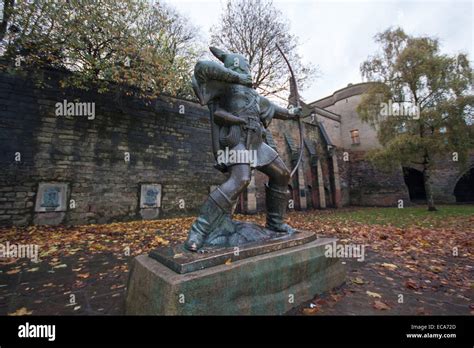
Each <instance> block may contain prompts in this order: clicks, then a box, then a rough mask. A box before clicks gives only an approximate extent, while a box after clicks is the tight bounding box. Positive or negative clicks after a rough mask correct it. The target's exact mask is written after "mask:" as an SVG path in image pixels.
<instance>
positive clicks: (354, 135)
mask: <svg viewBox="0 0 474 348" xmlns="http://www.w3.org/2000/svg"><path fill="white" fill-rule="evenodd" d="M351 139H352V144H353V145H358V144H360V138H359V130H358V129H353V130H351Z"/></svg>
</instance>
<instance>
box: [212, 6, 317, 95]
mask: <svg viewBox="0 0 474 348" xmlns="http://www.w3.org/2000/svg"><path fill="white" fill-rule="evenodd" d="M211 42H212V44H213V45H214V46H217V47H220V48H223V49H224V50H226V51H230V52H236V53H241V54H243V55H244V56H246V57H247V58H248V59H249V62H250V66H251V67H252V77H253V86H254V88H257V89H258V90H259V92H260V93H261V94H262V95H269V94H277V95H278V94H280V93H281V92H283V93H284V92H285V91H286V92H288V91H289V87H290V86H289V85H290V82H289V73H288V67H287V65H286V63H285V61H284V60H283V58H282V56H281V54H280V53H279V52H278V50H277V48H276V46H275V44H276V43H278V45H279V46H280V47H281V49H282V50H283V52H285V54H286V55H287V57H288V59H289V60H290V61H291V64H292V67H293V70H294V72H295V75H296V77H297V79H298V81H297V82H298V86H299V87H300V88H304V86H305V85H307V84H308V83H309V82H310V81H311V80H312V79H313V78H314V77H315V73H316V69H315V68H314V67H312V66H311V65H305V64H303V62H302V60H301V57H300V56H299V55H298V54H297V47H298V39H297V37H296V36H295V35H292V34H291V33H290V28H289V24H288V22H287V20H286V19H285V17H284V16H283V14H282V13H281V11H279V10H278V9H277V8H275V6H274V5H273V3H272V1H268V0H262V1H261V0H232V1H230V0H228V1H227V3H226V5H225V8H224V10H223V13H222V15H221V18H220V21H219V24H218V25H217V26H216V27H214V28H212V30H211Z"/></svg>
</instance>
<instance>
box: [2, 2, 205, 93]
mask: <svg viewBox="0 0 474 348" xmlns="http://www.w3.org/2000/svg"><path fill="white" fill-rule="evenodd" d="M9 22H10V23H11V25H10V29H11V30H8V31H7V35H6V39H7V47H6V50H5V54H4V56H5V57H6V58H10V59H15V58H17V57H21V58H22V60H23V63H22V65H24V66H28V67H36V66H53V67H61V68H66V69H68V70H70V71H74V72H75V73H74V74H73V75H71V76H70V77H69V78H67V79H66V80H64V81H63V82H64V84H65V85H72V86H75V87H80V88H89V86H91V85H97V86H98V87H99V89H100V90H107V89H108V88H109V87H110V86H111V83H113V85H114V86H119V87H120V86H123V87H130V86H132V87H135V88H136V89H137V90H138V91H140V92H142V93H143V94H147V95H149V94H160V93H168V94H172V95H190V94H191V90H190V87H189V80H190V73H191V70H192V66H193V63H194V61H195V60H196V59H197V55H198V50H197V48H196V46H195V44H194V43H193V40H194V38H195V36H196V33H197V31H196V30H195V28H194V27H193V26H191V25H190V24H189V23H188V22H187V21H186V20H185V19H184V18H182V17H181V16H180V15H179V14H178V13H177V12H176V11H174V10H173V9H171V8H170V7H169V6H167V5H164V4H162V3H160V2H153V3H151V2H148V1H144V0H117V1H91V0H69V1H35V2H32V3H29V2H26V1H20V2H18V3H16V4H15V7H14V9H13V11H12V16H11V18H10V19H9Z"/></svg>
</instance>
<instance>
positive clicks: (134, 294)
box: [126, 238, 345, 315]
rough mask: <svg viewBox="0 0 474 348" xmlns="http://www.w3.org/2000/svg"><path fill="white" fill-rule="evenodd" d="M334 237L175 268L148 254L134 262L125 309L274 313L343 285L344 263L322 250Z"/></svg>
mask: <svg viewBox="0 0 474 348" xmlns="http://www.w3.org/2000/svg"><path fill="white" fill-rule="evenodd" d="M334 241H335V239H332V238H320V239H317V240H315V241H313V242H310V243H306V244H303V245H299V246H296V247H291V248H286V249H283V250H277V251H274V252H270V253H266V254H262V255H257V256H253V257H249V258H246V259H243V260H239V261H236V262H230V263H226V264H222V265H219V266H215V267H209V268H206V269H203V270H199V271H195V272H191V273H185V274H178V273H176V272H174V271H172V270H171V269H170V268H168V267H166V266H164V265H163V264H161V263H160V262H158V261H156V260H154V259H152V258H150V257H149V256H148V255H140V256H138V257H136V258H135V259H134V261H133V264H132V269H131V272H130V278H129V283H128V292H127V297H126V313H127V314H132V315H278V314H284V313H286V312H287V311H289V310H290V309H291V308H292V307H295V306H297V305H298V304H301V303H303V302H305V301H308V300H311V299H312V298H313V297H314V296H315V295H317V294H320V293H322V292H325V291H328V290H330V289H332V288H334V287H336V286H339V285H341V284H342V283H343V282H344V279H345V268H344V266H343V265H342V264H341V262H340V260H339V259H337V258H328V257H326V256H325V253H324V252H325V245H327V244H330V243H332V242H334Z"/></svg>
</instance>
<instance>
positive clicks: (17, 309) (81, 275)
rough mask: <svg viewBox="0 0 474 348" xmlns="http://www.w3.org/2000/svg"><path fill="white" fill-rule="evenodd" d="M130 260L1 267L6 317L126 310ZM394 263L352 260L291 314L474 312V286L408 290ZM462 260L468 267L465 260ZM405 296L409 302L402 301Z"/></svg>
mask: <svg viewBox="0 0 474 348" xmlns="http://www.w3.org/2000/svg"><path fill="white" fill-rule="evenodd" d="M130 260H131V258H130V257H125V256H117V255H116V254H114V253H108V252H104V253H99V254H94V255H93V256H87V255H84V254H81V253H78V254H76V255H73V256H67V257H63V258H60V264H59V265H56V266H53V267H52V266H51V265H49V264H48V263H46V262H42V263H38V264H35V263H32V262H30V261H24V262H22V265H21V266H22V267H21V270H20V271H18V272H16V271H15V269H18V264H15V265H3V266H1V267H0V270H1V271H0V315H6V314H12V313H16V314H32V315H75V314H77V315H111V314H112V315H113V314H123V313H124V299H125V291H126V282H127V279H128V263H129V262H130ZM390 261H391V260H389V259H387V258H383V257H381V255H380V254H379V253H375V252H370V251H369V252H368V253H367V255H366V259H365V261H364V262H358V261H356V260H354V259H348V260H346V266H347V281H346V284H344V285H343V286H341V287H340V288H338V289H335V290H333V291H332V292H330V293H325V294H322V295H321V296H317V297H315V299H313V300H312V301H311V302H307V303H304V304H302V305H300V306H299V307H297V308H295V309H293V310H292V311H290V312H289V313H288V314H290V315H300V314H304V315H387V314H395V315H398V314H415V315H423V314H440V315H445V314H446V315H447V314H452V315H469V314H473V313H472V302H471V301H472V297H473V296H472V295H473V293H472V290H462V289H460V290H455V289H453V288H452V287H447V286H444V285H443V284H430V285H431V287H430V288H428V289H423V290H419V289H410V288H407V286H406V281H407V279H404V278H403V277H402V276H400V275H399V274H398V273H394V272H390V271H389V270H387V271H384V270H382V271H380V270H378V269H377V268H376V267H375V266H374V265H376V264H380V263H383V262H385V263H390ZM456 262H457V264H458V265H462V262H464V261H463V260H459V259H458V260H456ZM460 262H461V263H460ZM466 262H467V259H466ZM13 266H15V269H14V268H13ZM9 273H10V274H9ZM367 291H369V292H370V293H371V294H372V295H369V294H368V293H367ZM400 294H401V295H403V303H399V302H398V300H399V298H400V297H399V295H400ZM373 296H376V297H373ZM378 296H381V297H380V298H379V297H378ZM375 301H381V302H383V304H385V305H387V306H388V309H377V308H375V307H374V304H375ZM311 303H312V304H311Z"/></svg>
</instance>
